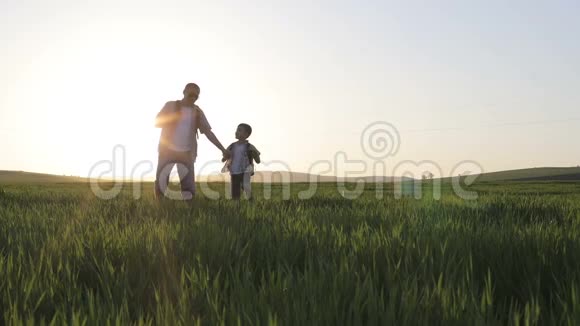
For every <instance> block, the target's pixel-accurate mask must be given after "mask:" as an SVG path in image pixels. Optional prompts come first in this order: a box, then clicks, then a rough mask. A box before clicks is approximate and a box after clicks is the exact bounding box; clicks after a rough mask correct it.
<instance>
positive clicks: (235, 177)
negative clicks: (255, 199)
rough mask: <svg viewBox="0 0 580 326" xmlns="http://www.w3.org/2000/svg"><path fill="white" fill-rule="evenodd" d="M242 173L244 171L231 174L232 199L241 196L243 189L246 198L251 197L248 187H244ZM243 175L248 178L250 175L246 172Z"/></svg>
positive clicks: (237, 198)
mask: <svg viewBox="0 0 580 326" xmlns="http://www.w3.org/2000/svg"><path fill="white" fill-rule="evenodd" d="M246 174H247V173H246ZM244 175H245V174H244V173H240V174H232V175H231V189H232V199H235V200H239V199H240V197H241V196H242V190H245V192H246V195H248V199H252V197H251V195H250V191H249V190H250V189H244ZM245 177H246V178H250V175H249V174H247V175H245Z"/></svg>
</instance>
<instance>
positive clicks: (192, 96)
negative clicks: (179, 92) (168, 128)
mask: <svg viewBox="0 0 580 326" xmlns="http://www.w3.org/2000/svg"><path fill="white" fill-rule="evenodd" d="M199 92H200V89H199V86H197V84H194V83H189V84H187V85H185V88H184V89H183V100H182V102H183V103H184V104H186V105H193V104H194V103H195V101H197V99H198V98H199Z"/></svg>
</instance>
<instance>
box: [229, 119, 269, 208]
mask: <svg viewBox="0 0 580 326" xmlns="http://www.w3.org/2000/svg"><path fill="white" fill-rule="evenodd" d="M251 134H252V127H250V125H248V124H246V123H240V124H239V125H238V128H237V129H236V139H237V140H238V141H237V142H234V143H232V144H231V145H230V146H228V148H227V151H228V152H229V153H230V155H231V156H230V158H229V159H228V160H227V162H226V164H225V165H224V167H223V169H222V172H227V171H229V172H230V176H231V190H232V199H234V200H239V199H240V196H241V190H242V189H243V190H244V192H245V193H246V198H247V199H249V200H251V199H252V186H251V183H250V181H251V177H252V176H253V175H254V161H255V162H256V163H260V152H259V151H258V150H257V149H256V147H254V145H252V144H250V143H249V142H248V137H250V135H251ZM224 161H226V158H223V159H222V162H224Z"/></svg>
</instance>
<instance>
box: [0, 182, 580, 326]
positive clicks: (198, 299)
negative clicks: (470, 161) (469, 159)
mask: <svg viewBox="0 0 580 326" xmlns="http://www.w3.org/2000/svg"><path fill="white" fill-rule="evenodd" d="M256 187H257V188H258V189H257V190H256V192H255V201H254V202H253V203H247V202H241V203H239V205H238V204H237V203H233V202H231V201H228V200H225V199H220V200H210V199H207V198H204V197H203V196H201V195H199V194H198V196H197V198H196V200H195V202H194V204H187V203H183V202H177V201H165V202H157V201H155V200H154V199H153V198H152V197H153V196H152V191H151V188H152V187H151V185H147V186H146V187H145V188H146V191H145V193H144V194H143V196H142V198H140V199H134V198H133V192H132V186H131V185H127V186H126V187H124V188H123V191H122V192H121V194H120V195H119V196H117V197H116V198H114V199H111V200H102V199H98V198H96V197H95V196H94V194H93V193H92V192H91V190H90V189H89V187H88V186H87V185H84V184H68V185H67V184H62V185H58V184H53V185H12V186H10V185H3V186H1V187H0V309H2V311H1V313H2V315H1V316H0V318H1V319H2V320H3V322H1V323H2V324H53V325H61V324H86V325H106V324H118V325H127V324H166V325H177V324H184V325H194V324H200V325H343V324H344V325H536V324H555V325H580V183H486V184H480V185H477V186H475V187H472V190H474V191H477V192H478V198H477V199H476V200H471V201H466V200H463V199H461V198H459V197H457V196H456V195H454V193H453V191H451V188H449V187H446V188H444V189H443V194H442V197H441V199H440V200H435V199H433V196H431V195H430V194H431V193H430V192H429V190H428V189H427V190H426V191H425V192H424V193H423V198H421V199H415V198H413V197H404V198H401V199H396V198H395V196H393V195H392V189H386V195H385V196H384V197H383V198H382V199H376V196H375V189H374V187H368V189H367V190H366V191H365V193H364V194H363V195H362V196H361V197H359V198H357V199H354V200H349V199H344V198H342V197H341V195H340V193H339V192H338V191H337V190H336V186H335V185H333V184H321V185H320V186H319V188H318V190H317V192H316V194H315V195H314V196H313V197H312V198H310V199H306V200H301V199H299V198H298V197H297V195H296V194H297V192H298V191H299V190H300V189H301V187H306V185H292V189H291V196H290V198H289V199H288V200H283V196H282V193H283V189H282V186H279V185H278V186H275V187H274V189H273V194H272V198H271V199H265V198H264V196H263V193H262V190H261V188H260V186H259V185H257V186H256ZM221 188H223V187H220V186H219V185H218V186H216V189H221Z"/></svg>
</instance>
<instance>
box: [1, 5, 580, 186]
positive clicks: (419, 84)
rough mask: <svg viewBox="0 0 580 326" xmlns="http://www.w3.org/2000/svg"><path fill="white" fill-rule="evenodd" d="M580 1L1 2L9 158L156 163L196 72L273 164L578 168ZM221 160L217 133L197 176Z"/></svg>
mask: <svg viewBox="0 0 580 326" xmlns="http://www.w3.org/2000/svg"><path fill="white" fill-rule="evenodd" d="M578 12H580V4H579V3H578V2H577V1H494V0H492V1H477V2H476V1H469V2H467V1H405V2H402V1H365V2H361V1H297V0H295V1H244V2H241V1H220V0H214V1H192V0H189V1H171V0H169V1H167V0H164V1H148V0H140V1H132V0H131V1H110V0H101V1H82V0H81V1H78V0H77V1H68V0H55V1H50V2H49V1H40V0H17V1H16V0H0V58H1V60H0V151H1V154H0V170H22V171H33V172H43V173H52V174H58V175H62V174H64V175H78V176H88V175H89V174H90V173H93V172H94V171H95V167H100V168H103V167H102V165H99V164H102V163H103V162H109V161H112V160H113V150H114V148H115V146H120V147H117V151H122V152H123V153H124V155H125V159H124V161H123V160H121V159H119V157H121V156H119V155H117V156H116V158H115V160H114V161H115V163H114V165H115V169H116V171H119V170H122V167H124V168H125V171H126V172H125V173H124V175H125V176H127V174H128V173H130V171H132V170H134V169H136V167H137V166H142V163H143V162H151V164H153V165H155V164H156V157H157V142H158V138H159V130H158V129H155V128H154V126H153V122H154V117H155V115H156V114H157V112H158V111H159V110H160V109H161V107H162V106H163V104H164V103H165V102H167V101H170V100H175V99H180V98H181V96H182V94H181V92H182V90H183V86H184V85H185V84H186V83H188V82H195V83H197V84H199V85H200V87H201V95H200V98H199V101H198V105H199V106H200V107H201V108H202V109H203V110H204V112H205V113H206V116H207V118H208V120H209V122H210V124H211V125H212V127H213V131H214V133H215V134H216V135H217V137H218V138H219V139H220V141H221V142H222V143H223V144H224V146H227V145H228V144H230V143H231V142H233V141H235V139H234V132H235V129H236V126H237V125H238V124H239V123H241V122H245V123H249V124H250V125H252V127H253V130H254V132H253V134H252V136H251V137H250V141H251V142H252V144H254V145H255V146H256V147H257V148H258V149H259V150H260V152H261V153H262V160H263V161H264V162H265V164H262V166H258V167H257V169H258V170H260V169H262V170H278V169H290V170H291V171H295V172H313V173H323V172H324V174H335V175H340V174H342V173H344V171H349V170H361V169H362V170H364V171H363V173H364V174H368V175H371V174H378V175H393V174H397V173H396V172H398V170H397V167H398V166H400V164H402V163H404V162H410V163H419V162H424V161H429V162H432V164H433V165H434V166H436V167H437V168H436V170H438V171H436V175H439V174H440V175H445V176H447V175H450V174H456V173H457V171H458V170H457V169H456V167H458V166H461V164H463V163H462V162H464V161H471V162H474V164H476V165H477V166H478V167H480V168H481V169H482V170H483V171H498V170H507V169H517V168H528V167H542V166H577V165H580V151H579V150H578V148H580V146H579V145H580V110H579V108H580V92H578V89H580V61H579V60H578V58H580V39H579V38H578V34H579V33H580V20H578V19H577V15H578ZM385 123H388V125H387V124H385ZM368 128H370V129H368ZM372 128H378V129H380V130H378V132H379V133H378V134H376V135H375V136H377V137H378V138H379V139H378V142H376V143H374V147H368V146H371V145H370V144H371V142H373V138H372V137H367V136H368V135H370V134H373V133H372V131H373V130H372ZM365 130H366V131H365ZM395 130H396V131H395ZM381 133H383V136H385V135H386V136H387V138H384V139H383V140H385V139H386V140H392V141H387V142H386V143H384V142H382V143H381V141H380V136H381ZM385 133H386V134H385ZM361 138H362V139H361ZM395 144H396V146H395ZM365 146H366V149H365ZM381 146H386V147H384V148H382V147H381ZM369 148H370V149H369ZM394 149H398V150H394ZM369 151H370V152H371V153H370V155H369ZM372 151H375V152H376V153H372ZM118 153H119V152H118ZM389 153H390V154H391V155H390V156H388V157H385V156H386V154H389ZM383 154H385V155H383ZM220 158H221V153H220V151H219V150H217V149H216V148H215V147H214V146H213V145H212V144H211V143H210V142H209V141H208V140H207V139H205V138H204V137H203V136H202V138H200V143H199V155H198V158H197V162H196V170H197V172H198V173H201V174H207V173H213V172H214V171H215V170H216V169H217V167H218V166H220V167H221V165H220V164H218V163H216V162H215V161H216V160H219V159H220ZM339 160H343V161H344V162H346V163H347V164H341V163H340V162H338V161H339ZM120 161H123V162H120ZM324 161H326V162H328V163H329V165H330V168H329V169H326V170H325V171H322V170H317V168H316V166H317V163H320V162H324ZM344 162H343V163H344ZM362 162H364V163H365V164H367V166H366V167H364V168H361V165H360V164H362ZM377 162H381V163H383V164H384V168H381V169H377V171H373V169H374V168H372V167H371V166H373V164H375V163H377ZM351 163H352V164H351ZM355 163H356V164H359V165H356V164H355ZM137 170H138V169H137ZM339 170H343V171H339ZM121 173H122V172H121ZM144 173H147V171H145V172H144ZM129 177H131V176H130V175H129Z"/></svg>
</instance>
